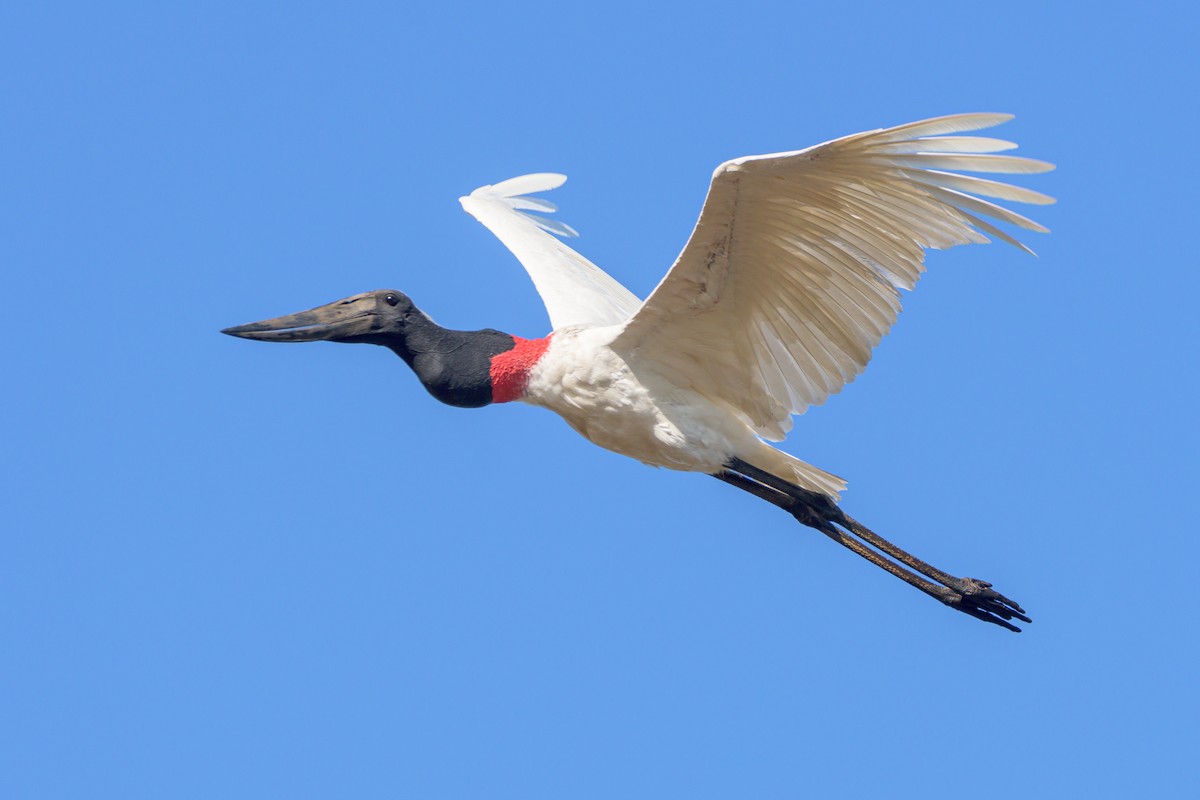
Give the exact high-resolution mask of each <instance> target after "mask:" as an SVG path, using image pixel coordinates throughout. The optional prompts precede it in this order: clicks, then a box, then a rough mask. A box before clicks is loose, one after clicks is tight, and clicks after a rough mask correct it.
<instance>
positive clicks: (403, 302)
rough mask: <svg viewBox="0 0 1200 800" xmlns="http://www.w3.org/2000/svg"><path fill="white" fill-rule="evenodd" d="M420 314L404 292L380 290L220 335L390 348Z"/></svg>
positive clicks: (268, 340) (260, 339)
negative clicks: (350, 343) (391, 343)
mask: <svg viewBox="0 0 1200 800" xmlns="http://www.w3.org/2000/svg"><path fill="white" fill-rule="evenodd" d="M420 313H421V312H420V311H418V310H417V308H416V306H414V305H413V302H412V300H410V299H409V298H408V295H406V294H404V293H403V292H398V291H396V290H395V289H379V290H378V291H374V292H363V293H362V294H356V295H353V296H351V297H347V298H346V299H344V300H337V301H334V302H332V303H327V304H326V305H323V306H317V307H316V308H311V309H309V310H308V311H300V312H298V313H296V314H287V315H285V316H282V317H275V318H273V319H265V320H263V321H262V322H251V323H249V324H246V325H237V326H235V327H232V328H226V329H224V330H223V331H221V333H227V334H229V335H230V336H239V337H241V338H243V339H258V340H259V341H263V342H316V341H328V342H362V343H367V344H390V341H389V340H396V339H399V340H401V341H402V340H403V338H404V334H405V329H406V326H407V323H408V321H409V319H410V318H411V317H412V316H413V315H414V314H420Z"/></svg>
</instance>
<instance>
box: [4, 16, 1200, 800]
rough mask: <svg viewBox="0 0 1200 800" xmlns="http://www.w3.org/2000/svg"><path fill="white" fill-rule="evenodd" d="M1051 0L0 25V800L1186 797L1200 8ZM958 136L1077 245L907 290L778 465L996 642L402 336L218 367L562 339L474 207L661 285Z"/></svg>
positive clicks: (355, 351)
mask: <svg viewBox="0 0 1200 800" xmlns="http://www.w3.org/2000/svg"><path fill="white" fill-rule="evenodd" d="M347 5H349V6H350V7H349V8H347ZM1051 5H1052V4H1042V3H1038V4H1035V3H1014V4H1009V5H1008V6H1006V7H1005V8H1004V9H1002V10H1000V9H996V8H992V7H986V8H985V7H984V6H981V5H975V6H970V5H968V6H964V5H962V4H961V3H955V4H949V3H937V2H933V3H924V4H921V6H920V7H919V9H915V8H911V7H908V6H903V5H897V4H890V3H889V4H882V3H881V4H875V5H874V6H871V5H868V6H865V7H864V6H862V5H861V4H857V5H842V6H840V7H839V6H837V4H822V5H819V6H805V5H802V4H795V3H780V4H762V3H754V2H749V3H738V4H734V5H732V6H731V5H728V4H726V5H723V6H721V7H719V8H718V7H714V8H711V9H706V8H697V7H696V6H695V4H692V3H687V4H683V3H679V4H675V3H662V4H646V3H639V4H620V3H616V4H613V3H607V4H603V7H601V6H600V4H592V5H590V6H589V7H586V8H585V7H583V6H580V5H572V4H560V5H548V4H529V5H522V4H487V5H481V6H479V7H476V6H473V5H457V4H442V5H441V6H439V7H438V8H433V7H407V6H405V5H404V4H399V3H356V4H318V3H254V2H238V3H220V2H210V3H198V4H187V5H186V6H185V5H184V4H160V3H146V4H138V3H111V4H105V5H104V7H103V8H102V7H101V4H90V3H89V4H82V3H79V4H70V3H59V4H54V3H41V4H32V3H30V4H8V5H6V6H5V8H4V10H3V11H0V74H2V75H3V80H2V81H0V107H2V108H3V117H4V122H3V124H2V125H0V167H2V170H3V177H2V179H0V185H2V186H3V188H2V189H0V219H2V220H3V221H2V222H0V263H2V264H3V276H4V277H3V284H4V297H3V301H4V313H5V319H6V323H7V335H6V336H5V337H4V338H3V343H2V344H0V347H2V348H3V364H4V367H5V371H6V373H7V375H8V379H7V384H6V386H7V388H6V391H4V392H3V393H2V395H0V411H2V412H3V420H4V427H3V431H4V433H3V436H4V452H5V456H6V457H5V458H4V459H2V461H0V469H2V470H3V481H0V494H2V498H0V509H2V512H0V513H2V514H3V517H2V519H3V530H4V532H3V538H2V539H0V541H2V542H3V558H2V564H3V579H2V580H0V608H2V609H3V610H2V611H0V635H2V636H3V640H4V642H5V644H6V647H5V656H4V658H3V659H2V661H0V672H2V673H3V678H2V680H0V697H2V698H3V706H2V713H0V737H3V738H2V741H0V795H2V796H4V797H6V798H78V797H94V798H101V797H103V798H108V797H114V798H116V797H119V798H123V799H124V800H129V799H130V798H163V797H170V798H211V797H226V798H234V797H238V798H240V797H247V798H250V797H253V798H262V797H291V798H302V797H357V798H374V797H389V798H391V797H414V798H415V797H420V798H481V797H488V798H508V797H513V798H564V797H570V798H613V797H622V798H640V797H646V798H661V797H688V798H709V797H712V798H728V797H754V798H796V797H810V796H811V797H840V796H844V797H866V796H872V797H877V796H887V797H897V798H904V797H912V796H918V795H920V796H926V795H927V794H928V793H929V792H930V791H945V790H951V791H954V792H961V791H967V792H969V793H970V794H971V795H973V796H977V797H1041V796H1051V795H1057V796H1091V797H1106V796H1107V797H1128V796H1132V795H1134V794H1137V795H1148V794H1152V793H1165V792H1170V791H1178V790H1182V789H1184V788H1185V787H1187V786H1189V785H1190V786H1192V787H1194V785H1195V768H1194V763H1193V762H1194V759H1195V742H1196V735H1197V724H1198V722H1200V714H1198V711H1200V709H1198V701H1197V694H1198V692H1197V688H1196V686H1197V683H1196V671H1195V662H1196V658H1197V635H1196V624H1195V618H1194V614H1193V613H1192V612H1191V610H1190V607H1191V603H1192V602H1193V601H1194V598H1193V595H1194V591H1193V590H1192V586H1191V582H1192V577H1191V570H1192V568H1193V566H1194V564H1195V563H1196V559H1197V557H1198V556H1200V552H1198V550H1200V548H1198V547H1197V544H1196V536H1195V530H1196V528H1195V523H1194V520H1193V516H1192V505H1193V500H1192V498H1193V497H1194V492H1195V488H1194V486H1193V483H1194V481H1195V479H1196V478H1197V477H1198V470H1197V459H1196V447H1197V436H1196V433H1197V430H1196V428H1197V426H1196V422H1195V409H1196V408H1197V403H1198V398H1197V396H1196V395H1197V392H1196V379H1195V376H1194V372H1195V369H1194V367H1195V358H1196V357H1195V347H1194V337H1195V334H1194V327H1195V321H1196V312H1195V310H1194V302H1195V301H1194V298H1195V296H1196V291H1197V288H1198V287H1197V263H1196V249H1195V246H1194V242H1193V239H1194V236H1193V230H1194V226H1195V221H1194V212H1195V205H1196V204H1195V197H1194V192H1193V188H1194V186H1195V183H1196V178H1197V169H1196V166H1197V164H1196V161H1197V159H1196V155H1195V151H1196V148H1195V147H1194V146H1193V144H1192V142H1191V141H1190V139H1191V138H1192V137H1193V136H1194V132H1195V130H1196V126H1195V123H1196V113H1195V110H1194V106H1195V102H1194V101H1195V86H1194V77H1195V75H1196V66H1197V65H1196V63H1195V54H1194V43H1193V42H1192V41H1191V35H1190V33H1191V31H1194V30H1195V28H1196V22H1197V20H1196V19H1195V16H1194V15H1195V12H1194V11H1192V10H1185V7H1184V5H1183V4H1174V8H1173V9H1172V7H1171V6H1170V5H1163V6H1156V5H1153V4H1143V5H1141V6H1138V8H1137V10H1136V12H1129V13H1124V12H1122V13H1120V14H1111V15H1109V14H1106V13H1103V12H1095V11H1089V12H1088V15H1087V16H1080V13H1081V12H1079V11H1078V10H1069V9H1068V7H1067V5H1066V4H1053V5H1054V6H1055V7H1051ZM1059 6H1061V8H1060V7H1059ZM959 111H1008V112H1012V113H1015V114H1017V119H1016V120H1015V121H1014V122H1012V123H1010V124H1008V125H1007V126H1005V127H1004V128H1001V129H998V130H997V132H996V134H997V135H999V136H1001V137H1003V138H1011V139H1014V140H1016V141H1018V142H1020V144H1021V146H1022V147H1021V150H1020V151H1018V152H1019V153H1020V154H1025V155H1030V156H1033V157H1037V158H1044V159H1047V160H1050V161H1054V162H1056V163H1057V164H1058V165H1059V169H1058V171H1057V172H1054V173H1050V174H1049V175H1042V176H1032V177H1030V179H1029V180H1027V181H1025V184H1026V185H1029V186H1032V187H1034V188H1037V189H1039V190H1042V191H1046V192H1048V193H1050V194H1053V195H1056V196H1057V197H1059V198H1060V202H1059V204H1058V205H1056V206H1051V207H1047V208H1039V209H1035V210H1034V211H1035V216H1036V217H1037V218H1038V219H1039V220H1040V221H1042V222H1044V223H1045V224H1046V225H1048V226H1049V227H1050V228H1051V229H1053V231H1054V233H1053V234H1052V235H1051V236H1036V237H1031V239H1030V243H1031V244H1032V245H1033V246H1034V248H1035V249H1036V250H1037V251H1038V252H1039V254H1040V258H1038V259H1033V258H1029V257H1027V256H1025V255H1023V254H1021V253H1019V252H1018V251H1016V250H1014V249H1012V248H1008V247H1003V246H999V245H993V246H988V247H971V248H958V249H956V250H954V251H952V252H949V253H939V254H934V255H932V256H931V257H930V259H929V266H930V273H929V275H928V276H927V278H926V279H925V280H924V281H923V282H922V284H921V286H920V287H919V290H918V291H917V292H916V293H915V294H914V295H912V296H910V297H909V298H908V300H907V305H906V312H905V314H904V315H903V316H902V317H901V320H900V323H899V325H898V326H897V328H896V329H895V331H894V332H893V334H892V335H891V336H890V337H889V338H888V339H886V340H885V342H884V343H883V345H882V346H881V347H880V348H879V350H878V351H877V352H876V357H875V360H874V362H873V363H872V365H871V366H870V368H869V369H868V370H867V372H866V373H865V374H864V375H863V376H862V377H861V378H860V379H859V380H858V381H856V382H855V383H854V384H853V385H852V386H850V387H849V388H848V389H846V390H845V391H844V392H843V393H842V394H841V395H838V396H837V397H835V398H834V399H833V400H832V401H831V402H829V403H828V404H827V405H826V406H824V407H821V408H818V409H814V410H813V411H811V412H810V413H809V414H808V415H806V416H805V417H803V418H801V419H800V420H798V421H797V425H796V429H795V432H794V434H793V436H792V437H791V438H790V439H789V441H788V444H787V448H788V449H789V450H791V451H792V452H794V453H796V454H797V455H800V456H802V457H804V458H806V459H808V460H810V461H812V462H813V463H816V464H819V465H821V466H822V467H825V468H827V469H829V470H831V471H833V472H836V473H838V474H841V475H844V476H846V477H847V478H849V479H850V490H849V492H848V493H847V494H846V495H845V498H844V504H845V507H846V508H847V509H848V510H849V511H850V513H851V514H853V515H854V516H856V517H857V518H859V519H861V520H863V521H864V522H865V523H867V524H868V525H871V526H872V527H874V528H875V529H876V530H878V531H880V532H882V533H883V534H885V535H887V536H890V537H891V538H893V539H894V540H896V541H897V542H899V543H900V544H902V545H904V546H906V547H908V548H910V549H911V550H913V551H914V552H917V553H919V554H921V555H922V556H924V557H925V558H927V559H929V560H930V561H932V562H933V563H936V564H938V565H941V566H944V567H945V568H947V569H950V570H952V571H955V572H957V573H959V574H968V575H975V576H978V577H982V578H987V579H989V580H992V581H994V582H995V583H996V584H997V586H998V587H999V588H1002V590H1004V591H1006V592H1008V593H1009V594H1011V595H1012V596H1013V597H1014V598H1016V599H1018V600H1019V601H1020V602H1022V603H1023V604H1024V605H1025V607H1026V608H1027V609H1028V610H1029V611H1030V613H1031V614H1032V616H1033V617H1034V619H1035V623H1034V624H1033V625H1032V626H1031V627H1030V628H1029V630H1028V631H1026V632H1025V633H1023V634H1021V635H1020V636H1013V635H1010V634H1008V633H1005V632H1004V631H1001V630H999V629H997V628H993V627H991V626H985V625H982V624H979V623H976V622H974V621H972V620H970V619H968V618H966V617H963V616H961V615H958V614H953V613H951V612H949V611H946V610H944V609H942V608H940V607H939V606H938V605H937V604H936V603H934V602H932V601H930V600H929V599H928V598H925V597H924V596H922V595H920V594H918V593H917V592H914V591H913V590H911V589H909V588H907V587H905V586H903V585H901V584H900V583H899V582H897V581H895V580H893V579H891V578H888V577H887V576H886V575H883V574H882V573H880V572H879V571H877V570H875V569H873V568H871V567H870V566H869V565H866V564H865V563H862V562H861V561H859V560H858V559H856V558H854V557H853V556H851V555H850V554H848V553H845V552H844V551H841V550H840V548H837V547H836V546H834V545H833V544H832V543H830V542H828V541H826V540H824V539H823V538H822V537H820V536H819V535H817V534H815V533H814V532H812V531H809V530H807V529H804V528H802V527H800V526H798V525H796V524H795V523H794V522H792V521H791V520H790V519H788V518H787V517H786V516H784V515H782V514H780V513H779V512H778V511H776V510H775V509H772V508H770V507H769V506H767V505H766V504H763V503H760V502H758V501H755V500H753V499H752V498H750V497H748V496H746V495H743V494H741V493H739V492H736V491H734V490H732V489H730V488H729V487H725V486H722V485H720V484H718V483H717V482H716V481H713V480H711V479H708V478H704V477H702V476H695V475H682V474H673V473H668V472H665V471H661V470H659V471H656V470H652V469H650V468H648V467H644V466H641V465H639V464H637V463H634V462H631V461H627V460H624V459H622V458H621V457H619V456H616V455H613V454H610V453H607V452H604V451H601V450H599V449H597V448H595V447H594V446H592V445H590V444H588V443H587V442H585V441H583V440H582V439H581V438H579V437H578V436H576V435H575V434H574V433H573V432H572V431H570V430H569V429H568V428H567V427H566V426H565V425H564V424H563V423H562V422H560V421H559V420H557V419H555V418H554V417H552V416H551V415H550V414H548V413H546V412H543V411H539V410H537V409H532V408H527V407H521V406H519V405H506V406H497V407H491V408H486V409H483V410H479V411H463V410H457V409H452V408H448V407H444V406H441V405H439V404H437V403H436V402H434V401H433V400H432V399H431V398H430V397H428V396H427V395H426V394H425V393H424V392H423V391H422V390H421V389H420V387H419V385H418V384H417V383H416V381H415V379H414V378H413V377H412V375H411V374H409V373H408V372H407V371H406V370H405V369H404V367H403V365H402V364H401V363H400V362H399V361H398V360H397V359H395V358H394V357H393V356H391V355H390V354H389V353H387V352H385V351H383V350H381V349H379V348H368V347H342V346H333V345H324V344H322V345H305V346H298V347H282V346H268V345H260V344H257V343H249V342H244V341H238V340H234V339H231V338H229V337H224V336H221V335H219V334H218V333H217V331H218V330H219V329H220V328H222V327H225V326H228V325H234V324H239V323H243V322H247V321H251V320H256V319H261V318H263V317H267V316H273V315H276V314H282V313H287V312H291V311H296V310H300V309H303V308H308V307H310V306H313V305H316V304H319V303H323V302H327V301H330V300H334V299H337V298H340V297H343V296H345V295H348V294H352V293H356V292H360V291H365V290H369V289H375V288H383V287H394V288H398V289H402V290H403V291H405V292H407V293H408V294H410V295H411V296H412V297H413V298H414V299H415V301H416V302H417V303H418V304H419V305H421V306H422V307H423V308H425V309H426V310H427V311H428V312H429V313H430V314H432V315H433V316H434V317H435V318H436V319H437V320H438V321H439V322H441V323H443V324H445V325H449V326H454V327H461V328H478V327H496V328H499V329H502V330H506V331H509V332H512V333H515V334H518V335H522V336H527V337H532V336H540V335H543V334H544V333H546V331H547V325H548V323H547V319H546V315H545V312H544V310H543V309H542V307H541V304H540V301H539V300H538V298H537V296H536V294H535V293H534V291H533V288H532V286H531V285H530V283H529V282H528V280H527V279H526V277H525V276H524V274H523V272H522V271H521V270H520V268H519V267H518V265H517V264H516V263H515V261H513V260H512V258H511V257H510V256H509V255H508V254H507V252H506V251H504V250H503V248H502V247H501V246H500V245H499V243H498V242H496V241H495V240H494V239H493V238H492V237H491V235H490V234H489V233H488V232H487V231H486V230H484V229H483V228H482V227H481V226H479V225H478V224H477V223H476V222H475V221H474V220H472V219H470V218H469V217H468V216H467V215H465V214H463V213H462V211H461V210H460V208H459V207H458V204H457V203H456V201H455V199H456V198H457V197H458V196H459V195H461V194H464V193H466V192H468V191H469V190H471V189H472V188H474V187H476V186H478V185H480V184H483V183H491V182H495V181H498V180H501V179H504V178H507V177H510V176H513V175H518V174H521V173H524V172H531V171H541V170H549V171H561V172H565V173H567V174H569V175H570V176H571V180H570V182H569V183H567V184H566V185H565V186H564V187H562V188H561V189H560V190H558V191H556V192H555V195H554V199H555V200H556V202H558V203H559V205H560V208H561V217H562V218H563V219H564V220H566V221H567V222H569V223H570V224H571V225H573V226H574V227H576V228H577V229H578V230H579V231H580V232H581V233H582V237H581V238H580V239H578V240H576V241H575V242H574V244H575V245H577V246H578V248H579V249H580V250H581V251H582V252H583V253H584V254H585V255H587V256H588V257H589V258H591V259H592V260H593V261H595V262H596V263H598V264H600V265H601V266H603V267H604V268H606V269H607V270H609V271H610V272H611V273H612V274H613V275H615V276H616V277H617V278H618V279H620V280H621V281H622V282H624V283H625V284H626V285H628V286H629V287H630V288H631V289H633V290H634V291H635V292H637V293H638V294H644V293H646V292H647V291H648V290H649V289H650V288H652V287H653V286H654V284H655V283H656V282H657V281H658V279H659V278H660V277H661V275H662V274H663V272H664V271H665V270H666V268H667V266H668V265H669V264H670V262H671V261H672V259H673V258H674V256H675V254H676V253H677V252H678V250H679V248H680V247H681V246H682V244H683V242H684V240H685V239H686V237H687V234H688V233H689V231H690V230H691V226H692V223H693V222H694V220H695V217H696V214H697V212H698V210H699V207H700V203H701V201H702V199H703V195H704V192H705V189H706V187H707V180H708V177H709V175H710V173H711V171H712V169H713V168H714V167H715V166H716V165H717V164H718V163H720V162H721V161H723V160H725V159H727V158H731V157H735V156H740V155H746V154H751V153H762V152H773V151H778V150H788V149H796V148H799V147H804V146H807V145H810V144H814V143H816V142H819V141H823V140H826V139H830V138H833V137H836V136H840V135H844V134H849V133H853V132H857V131H860V130H864V129H868V128H875V127H880V126H885V125H892V124H898V123H902V122H907V121H910V120H914V119H919V118H922V117H927V116H933V115H938V114H946V113H953V112H959Z"/></svg>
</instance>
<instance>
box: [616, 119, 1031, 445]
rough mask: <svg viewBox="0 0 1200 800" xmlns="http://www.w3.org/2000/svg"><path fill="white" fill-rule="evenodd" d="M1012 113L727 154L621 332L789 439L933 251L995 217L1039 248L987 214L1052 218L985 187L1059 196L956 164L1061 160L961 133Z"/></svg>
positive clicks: (1024, 169)
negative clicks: (684, 233)
mask: <svg viewBox="0 0 1200 800" xmlns="http://www.w3.org/2000/svg"><path fill="white" fill-rule="evenodd" d="M1011 118H1012V117H1011V116H1010V115H1007V114H961V115H955V116H948V117H939V118H936V119H930V120H924V121H922V122H913V123H910V124H908V125H901V126H898V127H895V128H887V129H882V130H875V131H868V132H866V133H860V134H856V135H854V136H847V137H844V138H841V139H835V140H833V141H831V142H826V143H825V144H820V145H817V146H816V147H810V148H808V149H806V150H798V151H795V152H791V153H777V154H774V155H764V156H748V157H746V158H739V159H735V160H733V161H728V162H726V163H724V164H722V165H721V166H720V167H718V168H717V170H716V172H715V173H714V174H713V179H712V184H711V186H710V187H709V190H708V197H707V199H706V200H705V201H704V208H703V210H702V211H701V213H700V219H699V221H698V222H697V224H696V228H695V230H694V231H693V232H692V236H691V238H690V239H689V240H688V243H687V245H686V246H685V247H684V249H683V252H682V253H680V255H679V258H678V259H677V260H676V262H675V265H674V266H673V267H672V268H671V270H670V271H669V272H668V273H667V275H666V277H665V278H664V279H663V280H662V282H661V283H660V284H659V285H658V288H656V289H655V290H654V292H653V293H652V294H651V295H650V297H649V298H648V299H647V300H646V302H645V303H644V304H643V305H642V307H641V309H640V310H639V311H638V312H637V313H636V314H635V315H634V316H633V318H632V319H630V320H629V322H628V323H627V324H626V326H625V328H624V330H623V331H622V332H621V333H620V335H619V336H618V337H617V338H616V340H615V341H614V342H613V345H612V346H613V347H614V349H616V350H618V351H619V352H621V353H623V354H624V355H625V356H626V357H627V358H628V359H630V363H631V364H634V365H637V366H635V368H642V369H651V370H656V371H658V372H659V373H660V374H662V375H663V376H664V377H666V378H667V379H668V380H670V381H672V382H673V383H675V384H676V385H680V386H687V387H691V388H693V389H695V390H697V391H699V392H702V393H704V394H705V395H706V396H708V397H710V398H711V399H713V400H714V401H716V402H719V403H721V404H723V405H726V406H727V407H729V408H731V409H733V410H734V411H735V412H737V413H739V414H740V415H741V416H743V418H744V419H745V420H746V421H747V422H749V423H750V424H751V425H752V426H753V427H754V428H755V430H757V431H758V433H759V434H760V435H761V436H763V437H764V438H767V439H772V440H779V439H782V438H783V437H784V435H785V434H786V433H787V431H788V430H790V429H791V425H792V420H791V415H792V414H800V413H803V412H804V410H805V409H807V408H808V407H809V406H812V405H819V404H820V403H823V402H824V401H825V400H826V399H827V398H828V397H829V396H830V395H832V394H834V393H836V392H838V391H839V390H840V389H841V388H842V387H843V386H845V385H846V384H847V383H849V382H850V381H852V380H853V379H854V378H855V377H856V376H857V375H858V374H859V373H860V372H861V371H862V369H863V367H865V366H866V364H867V362H868V361H869V360H870V358H871V351H872V349H873V348H874V347H875V345H877V344H878V343H879V341H880V339H882V338H883V336H884V334H886V333H887V332H888V330H889V329H890V328H891V326H892V324H893V323H894V322H895V321H896V317H897V315H898V314H899V313H900V292H899V290H900V289H912V288H913V287H914V286H915V285H916V282H917V279H918V278H919V277H920V274H921V272H922V271H924V266H923V263H922V262H923V259H924V251H925V250H926V249H928V248H937V249H942V248H947V247H952V246H954V245H957V244H965V243H969V242H986V241H988V239H987V238H986V237H985V236H984V235H983V234H982V233H981V231H984V232H987V233H989V234H991V235H993V236H996V237H998V238H1000V239H1003V240H1004V241H1006V242H1009V243H1010V244H1014V245H1016V246H1017V247H1020V248H1021V249H1024V250H1028V248H1026V247H1025V246H1024V245H1022V244H1021V243H1019V242H1018V241H1017V240H1016V239H1014V238H1013V237H1011V236H1010V235H1009V234H1007V233H1004V232H1003V231H1000V230H998V229H997V228H995V227H994V226H993V225H992V224H990V223H988V222H986V221H985V220H983V219H981V218H980V216H987V217H991V218H993V219H998V220H1002V221H1004V222H1007V223H1012V224H1015V225H1017V226H1020V227H1023V228H1027V229H1029V230H1034V231H1043V232H1044V231H1045V228H1043V227H1041V226H1040V225H1038V224H1037V223H1035V222H1032V221H1031V220H1028V219H1026V218H1025V217H1022V216H1020V215H1019V214H1015V213H1013V212H1012V211H1009V210H1008V209H1006V208H1003V207H1001V206H999V205H996V204H994V203H992V202H990V201H988V200H983V199H981V198H980V197H977V196H976V195H982V196H985V197H993V198H999V199H1001V200H1011V201H1016V202H1021V203H1051V202H1053V199H1052V198H1050V197H1047V196H1046V195H1043V194H1040V193H1038V192H1034V191H1031V190H1029V189H1024V188H1020V187H1016V186H1011V185H1008V184H1004V183H999V182H996V181H991V180H987V179H984V178H978V177H972V176H968V175H960V174H958V173H956V172H951V171H948V170H965V171H968V172H1007V173H1031V172H1043V171H1046V170H1050V169H1053V166H1052V165H1051V164H1047V163H1045V162H1042V161H1034V160H1032V159H1027V158H1018V157H1014V156H998V155H991V154H992V153H995V152H998V151H1002V150H1008V149H1010V148H1012V147H1015V146H1016V145H1014V144H1012V143H1010V142H1005V141H1001V140H998V139H988V138H982V137H976V136H947V135H946V134H953V133H959V132H962V131H972V130H977V129H980V128H988V127H991V126H993V125H998V124H1000V123H1001V122H1005V121H1007V120H1009V119H1011ZM1030 252H1032V251H1030Z"/></svg>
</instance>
